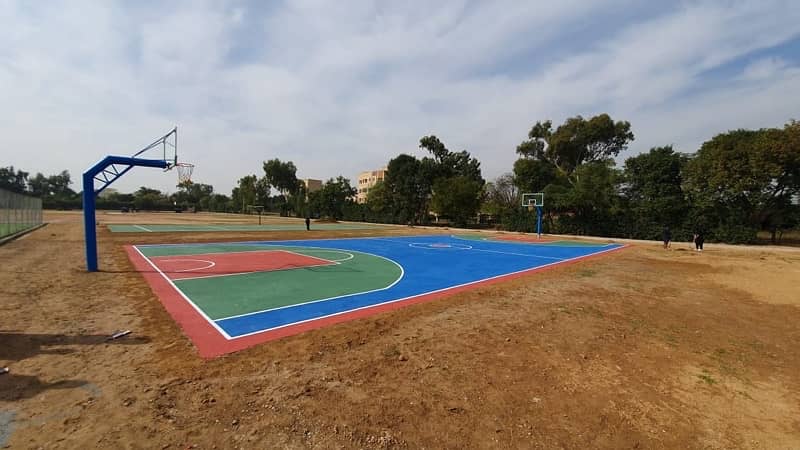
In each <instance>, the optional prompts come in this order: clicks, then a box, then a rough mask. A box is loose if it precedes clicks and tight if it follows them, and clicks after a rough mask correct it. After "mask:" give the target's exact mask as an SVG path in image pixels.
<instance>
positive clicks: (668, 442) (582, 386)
mask: <svg viewBox="0 0 800 450" xmlns="http://www.w3.org/2000/svg"><path fill="white" fill-rule="evenodd" d="M265 218H266V216H264V217H262V220H264V219H265ZM98 219H99V221H100V222H101V223H102V224H105V223H109V222H118V223H125V222H129V223H185V222H187V221H204V222H215V223H231V222H241V221H252V220H256V218H255V217H252V218H248V217H244V218H243V217H241V216H228V215H220V216H212V215H204V214H187V213H184V214H174V213H170V214H166V213H165V214H141V213H137V214H131V215H123V214H110V213H107V214H101V215H99V216H98ZM45 220H47V221H48V222H50V223H49V225H47V226H45V227H44V228H41V229H39V230H37V231H35V232H33V233H30V234H28V235H26V236H24V237H23V238H21V239H18V240H16V241H13V242H10V243H8V244H6V245H4V246H2V247H0V261H2V271H0V367H5V366H8V367H9V369H10V372H9V373H7V374H4V375H0V447H2V446H3V445H6V446H8V447H10V448H40V447H41V448H115V449H118V448H137V449H138V448H142V449H150V448H157V449H158V448H193V447H192V446H196V448H289V449H294V448H297V449H300V448H320V449H322V448H324V449H328V448H435V449H449V448H453V449H455V448H525V449H529V448H548V449H549V448H711V449H716V448H753V449H761V448H764V449H771V448H800V346H798V343H799V342H800V326H798V323H800V289H798V287H797V286H798V284H799V282H800V251H797V250H790V251H787V250H781V251H774V250H773V249H771V248H768V247H758V248H756V249H752V248H733V247H717V246H714V245H707V249H706V251H705V252H703V253H697V252H694V251H691V250H690V249H689V245H690V244H685V245H684V244H680V245H675V246H674V248H673V249H672V250H671V251H667V250H663V249H662V248H661V245H660V243H655V242H654V243H646V244H636V245H633V246H631V247H630V248H628V249H626V250H623V251H621V252H616V253H615V254H612V255H609V256H607V257H604V258H597V259H593V260H589V261H586V262H581V263H578V264H574V265H571V266H567V267H561V268H555V269H553V270H549V271H546V272H541V273H536V274H532V275H530V276H528V277H524V278H520V279H516V280H513V281H509V282H504V283H500V284H495V285H491V286H486V287H480V288H478V289H475V290H473V291H469V292H465V293H461V294H457V295H453V296H451V297H447V298H444V299H440V300H436V301H432V302H429V303H424V304H420V305H415V306H410V307H407V308H404V309H401V310H398V311H393V312H389V313H385V314H380V315H376V316H372V317H369V318H366V319H361V320H357V321H352V322H348V323H344V324H340V325H335V326H331V327H327V328H323V329H320V330H315V331H312V332H308V333H305V334H301V335H297V336H293V337H290V338H286V339H281V340H278V341H273V342H269V343H266V344H262V345H259V346H256V347H253V348H250V349H248V350H245V351H241V352H238V353H235V354H232V355H228V356H225V357H221V358H218V359H214V360H203V359H201V358H199V357H198V356H197V355H196V353H195V351H194V348H193V346H192V344H191V343H190V342H189V340H188V339H187V338H186V337H184V336H183V335H182V333H181V331H180V330H179V328H178V327H177V325H176V324H175V323H174V322H173V320H172V319H171V317H170V316H169V315H168V314H167V313H166V312H165V311H164V310H163V308H162V307H161V304H160V303H159V302H158V300H157V299H156V298H155V296H154V295H153V294H152V293H151V291H150V290H149V288H148V286H147V285H146V283H145V282H144V280H143V279H142V277H141V275H140V274H138V273H136V272H135V271H134V269H133V267H132V265H131V264H130V263H129V261H128V259H127V257H126V255H125V252H124V251H123V249H122V245H123V244H127V243H144V242H150V243H164V242H189V241H222V240H246V239H254V238H259V239H282V238H297V237H322V236H325V237H333V236H358V235H368V234H369V235H374V234H376V233H377V232H381V233H387V234H391V233H394V234H413V233H418V232H430V231H425V230H420V229H409V228H408V227H387V228H386V229H385V230H384V229H381V230H377V231H376V230H348V231H335V232H320V231H311V232H286V233H283V232H261V233H205V234H197V233H174V234H164V233H142V234H129V233H116V234H112V233H110V232H109V231H107V230H106V229H105V228H101V230H100V232H99V238H100V267H101V269H102V271H101V272H99V273H87V272H85V270H84V254H83V251H84V250H83V231H82V223H81V216H80V213H47V214H46V216H45ZM272 220H276V221H280V220H297V219H279V218H272ZM126 329H130V330H132V331H133V332H132V333H131V334H130V335H128V336H126V337H124V338H121V339H118V340H114V341H106V340H105V338H106V336H108V335H110V334H111V333H112V332H114V331H116V330H126Z"/></svg>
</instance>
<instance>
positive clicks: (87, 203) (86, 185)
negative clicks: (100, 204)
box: [83, 156, 169, 272]
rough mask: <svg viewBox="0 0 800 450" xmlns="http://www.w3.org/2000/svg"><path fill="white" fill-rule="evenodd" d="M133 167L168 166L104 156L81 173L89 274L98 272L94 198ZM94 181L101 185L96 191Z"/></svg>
mask: <svg viewBox="0 0 800 450" xmlns="http://www.w3.org/2000/svg"><path fill="white" fill-rule="evenodd" d="M134 166H141V167H155V168H159V169H166V168H167V167H169V164H168V163H167V161H165V160H163V159H142V158H131V157H128V156H106V157H105V158H103V160H102V161H100V162H98V163H97V164H95V165H94V166H92V168H91V169H89V170H87V171H86V172H84V173H83V227H84V234H85V236H86V270H88V271H89V272H97V270H98V267H97V228H96V227H97V226H96V223H95V221H96V219H95V198H96V197H97V194H99V193H101V192H103V189H105V188H107V187H108V186H109V185H110V184H111V183H113V182H114V181H116V180H117V178H119V177H121V176H122V175H124V174H125V173H127V172H128V171H129V170H131V169H132V168H133V167H134ZM95 180H97V181H99V182H100V183H101V186H100V187H99V188H98V189H95V188H94V182H95Z"/></svg>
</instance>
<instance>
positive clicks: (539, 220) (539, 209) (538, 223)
mask: <svg viewBox="0 0 800 450" xmlns="http://www.w3.org/2000/svg"><path fill="white" fill-rule="evenodd" d="M536 234H537V236H538V237H539V238H541V237H542V207H541V206H537V207H536Z"/></svg>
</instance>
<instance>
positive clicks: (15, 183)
mask: <svg viewBox="0 0 800 450" xmlns="http://www.w3.org/2000/svg"><path fill="white" fill-rule="evenodd" d="M27 183H28V172H23V171H22V170H17V171H14V166H8V167H0V188H2V189H6V190H9V191H12V192H19V193H23V192H25V191H26V188H27Z"/></svg>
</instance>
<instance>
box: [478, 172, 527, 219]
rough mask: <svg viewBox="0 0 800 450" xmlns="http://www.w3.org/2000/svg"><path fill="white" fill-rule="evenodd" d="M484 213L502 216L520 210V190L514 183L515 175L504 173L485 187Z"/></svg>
mask: <svg viewBox="0 0 800 450" xmlns="http://www.w3.org/2000/svg"><path fill="white" fill-rule="evenodd" d="M484 192H485V196H484V197H485V200H486V203H485V204H484V211H485V212H488V213H489V214H493V215H495V216H502V215H503V214H504V213H506V212H507V211H509V210H513V209H516V208H519V206H520V198H519V197H520V195H519V189H518V188H517V186H516V184H515V182H514V174H512V173H504V174H502V175H500V176H499V177H497V178H496V179H495V180H494V181H493V182H490V183H486V185H485V186H484Z"/></svg>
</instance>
